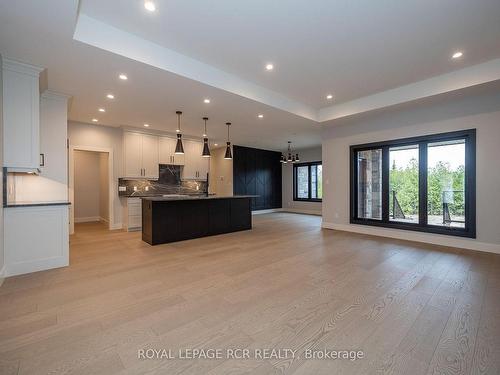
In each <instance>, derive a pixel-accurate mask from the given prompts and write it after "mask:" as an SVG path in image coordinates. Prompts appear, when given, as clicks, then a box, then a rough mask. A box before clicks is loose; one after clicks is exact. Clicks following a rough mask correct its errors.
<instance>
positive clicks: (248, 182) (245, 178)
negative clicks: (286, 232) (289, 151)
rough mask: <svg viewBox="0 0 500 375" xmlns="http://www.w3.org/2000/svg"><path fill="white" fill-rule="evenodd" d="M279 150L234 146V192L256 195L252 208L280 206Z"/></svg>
mask: <svg viewBox="0 0 500 375" xmlns="http://www.w3.org/2000/svg"><path fill="white" fill-rule="evenodd" d="M280 157H281V153H279V152H275V151H269V150H261V149H257V148H250V147H243V146H233V193H234V194H235V195H240V194H241V195H245V194H249V195H258V197H257V198H252V203H251V208H252V210H265V209H271V208H281V163H280Z"/></svg>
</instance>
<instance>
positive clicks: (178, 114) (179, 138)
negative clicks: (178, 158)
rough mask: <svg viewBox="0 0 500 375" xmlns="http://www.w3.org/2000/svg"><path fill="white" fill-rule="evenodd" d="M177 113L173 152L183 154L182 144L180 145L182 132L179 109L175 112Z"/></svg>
mask: <svg viewBox="0 0 500 375" xmlns="http://www.w3.org/2000/svg"><path fill="white" fill-rule="evenodd" d="M175 113H176V114H177V144H176V145H175V154H176V155H184V146H183V145H182V134H181V115H182V112H181V111H177V112H175Z"/></svg>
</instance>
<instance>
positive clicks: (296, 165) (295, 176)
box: [293, 161, 323, 202]
mask: <svg viewBox="0 0 500 375" xmlns="http://www.w3.org/2000/svg"><path fill="white" fill-rule="evenodd" d="M314 165H316V166H318V165H321V166H323V163H322V162H321V161H309V162H304V163H294V164H293V200H294V201H297V202H322V201H323V198H311V167H312V166H314ZM298 167H308V168H307V175H308V184H309V188H308V192H309V194H308V195H309V197H308V198H299V197H298V196H297V168H298Z"/></svg>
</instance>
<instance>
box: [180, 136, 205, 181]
mask: <svg viewBox="0 0 500 375" xmlns="http://www.w3.org/2000/svg"><path fill="white" fill-rule="evenodd" d="M202 152H203V143H201V142H196V141H189V140H186V141H184V155H185V158H186V160H185V163H184V170H183V171H182V178H183V179H185V180H205V179H206V178H207V173H208V166H209V158H204V157H203V156H201V154H202Z"/></svg>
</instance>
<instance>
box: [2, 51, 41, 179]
mask: <svg viewBox="0 0 500 375" xmlns="http://www.w3.org/2000/svg"><path fill="white" fill-rule="evenodd" d="M42 70H43V69H41V68H38V67H36V66H32V65H28V64H24V63H20V62H17V61H12V60H9V59H4V60H3V69H2V73H3V132H4V137H3V145H4V159H3V163H4V166H5V167H7V168H9V169H10V170H11V171H20V172H23V171H32V170H33V169H37V168H38V167H39V166H40V91H39V90H40V88H39V75H40V72H41V71H42Z"/></svg>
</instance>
